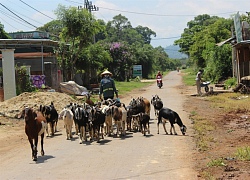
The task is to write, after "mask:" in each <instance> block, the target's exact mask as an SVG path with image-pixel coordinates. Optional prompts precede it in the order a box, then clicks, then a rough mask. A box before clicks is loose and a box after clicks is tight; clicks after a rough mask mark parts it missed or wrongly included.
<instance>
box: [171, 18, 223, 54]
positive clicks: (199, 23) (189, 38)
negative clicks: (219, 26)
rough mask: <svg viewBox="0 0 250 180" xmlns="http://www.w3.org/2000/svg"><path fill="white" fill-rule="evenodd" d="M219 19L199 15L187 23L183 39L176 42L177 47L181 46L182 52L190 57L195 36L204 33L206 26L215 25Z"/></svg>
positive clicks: (182, 35)
mask: <svg viewBox="0 0 250 180" xmlns="http://www.w3.org/2000/svg"><path fill="white" fill-rule="evenodd" d="M217 19H218V17H217V16H212V17H210V16H209V15H208V14H203V15H198V16H197V17H195V18H194V20H191V21H189V22H188V23H187V28H185V29H184V32H183V33H182V34H181V38H180V39H178V40H176V41H175V42H174V44H175V45H179V47H180V48H181V49H180V52H183V53H185V54H187V55H188V56H189V49H190V47H191V46H192V45H193V43H194V39H193V38H194V35H195V34H196V33H198V32H200V31H202V30H203V29H204V28H205V27H206V26H208V25H210V24H213V23H214V22H215V21H216V20H217Z"/></svg>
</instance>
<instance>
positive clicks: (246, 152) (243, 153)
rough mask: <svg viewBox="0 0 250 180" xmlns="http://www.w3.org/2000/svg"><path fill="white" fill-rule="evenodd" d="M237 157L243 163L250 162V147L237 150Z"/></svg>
mask: <svg viewBox="0 0 250 180" xmlns="http://www.w3.org/2000/svg"><path fill="white" fill-rule="evenodd" d="M236 157H237V158H238V159H239V160H242V161H250V146H245V147H240V148H237V151H236Z"/></svg>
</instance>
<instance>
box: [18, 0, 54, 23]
mask: <svg viewBox="0 0 250 180" xmlns="http://www.w3.org/2000/svg"><path fill="white" fill-rule="evenodd" d="M19 1H21V2H22V3H23V4H25V5H27V6H29V7H30V8H31V9H34V10H35V11H37V12H39V13H41V14H42V15H44V16H46V17H48V18H50V19H52V20H54V18H52V17H50V16H48V15H46V14H44V13H42V12H41V11H39V10H37V9H35V8H33V7H32V6H30V5H29V4H27V3H26V2H24V1H22V0H19Z"/></svg>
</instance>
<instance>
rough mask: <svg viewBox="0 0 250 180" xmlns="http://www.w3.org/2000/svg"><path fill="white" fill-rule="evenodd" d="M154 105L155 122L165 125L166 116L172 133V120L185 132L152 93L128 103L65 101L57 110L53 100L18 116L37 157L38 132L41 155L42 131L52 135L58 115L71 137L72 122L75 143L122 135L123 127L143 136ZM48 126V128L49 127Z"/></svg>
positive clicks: (173, 113) (33, 157) (182, 126)
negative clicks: (148, 98) (65, 103)
mask: <svg viewBox="0 0 250 180" xmlns="http://www.w3.org/2000/svg"><path fill="white" fill-rule="evenodd" d="M151 104H152V106H153V107H154V112H155V116H156V117H157V118H158V124H157V125H158V134H159V123H163V127H164V130H165V132H166V134H168V132H167V131H166V128H165V123H166V120H168V121H169V122H170V124H171V129H170V133H171V134H172V128H173V130H174V134H177V133H176V131H175V129H174V124H175V123H177V124H178V125H179V126H180V130H181V132H182V134H183V135H185V132H186V126H185V125H184V124H183V123H182V121H181V119H180V117H179V115H178V114H177V113H176V112H175V111H172V110H171V109H168V108H164V107H163V102H162V100H161V99H160V97H159V96H158V95H154V96H153V97H152V99H151V101H149V100H147V99H146V98H143V97H138V98H132V100H131V101H130V103H129V105H128V106H125V104H124V103H122V102H120V101H117V100H112V99H108V100H104V101H102V102H98V103H97V104H91V103H86V102H85V103H83V104H75V103H70V104H68V105H66V106H65V107H64V108H63V110H62V111H61V112H59V113H58V112H57V110H56V109H55V107H54V104H53V102H51V104H50V105H45V106H43V105H40V108H39V110H35V109H32V108H29V107H26V108H24V109H23V111H22V113H21V116H22V117H24V120H25V133H26V135H27V136H28V140H29V142H30V146H31V149H32V159H33V160H34V161H36V160H37V144H38V136H41V155H42V156H43V155H44V149H43V139H44V135H45V133H47V135H51V136H53V135H54V133H55V132H56V131H57V123H58V119H63V121H64V127H65V130H66V136H67V139H71V138H72V128H73V125H74V126H75V132H76V134H77V135H78V136H79V143H80V144H82V143H83V142H84V141H87V139H88V138H89V140H91V141H93V140H97V142H99V141H100V138H102V139H103V138H104V136H112V135H115V136H125V135H126V130H128V131H140V132H141V133H142V134H143V135H144V136H146V133H148V134H150V127H149V120H150V107H151ZM49 127H50V128H49Z"/></svg>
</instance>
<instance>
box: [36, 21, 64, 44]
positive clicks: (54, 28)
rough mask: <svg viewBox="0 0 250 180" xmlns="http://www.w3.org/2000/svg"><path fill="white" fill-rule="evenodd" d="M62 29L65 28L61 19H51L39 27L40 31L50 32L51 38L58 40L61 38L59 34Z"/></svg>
mask: <svg viewBox="0 0 250 180" xmlns="http://www.w3.org/2000/svg"><path fill="white" fill-rule="evenodd" d="M62 29H63V24H62V21H60V20H53V21H50V22H48V23H46V24H45V25H43V26H41V27H39V28H37V30H38V31H45V32H49V34H50V37H51V39H52V40H56V41H58V40H59V39H60V38H59V36H60V33H61V32H62Z"/></svg>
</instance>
